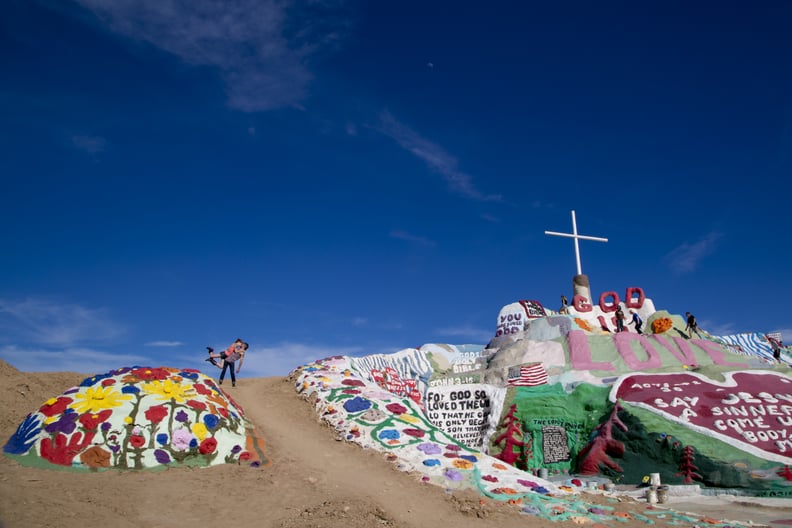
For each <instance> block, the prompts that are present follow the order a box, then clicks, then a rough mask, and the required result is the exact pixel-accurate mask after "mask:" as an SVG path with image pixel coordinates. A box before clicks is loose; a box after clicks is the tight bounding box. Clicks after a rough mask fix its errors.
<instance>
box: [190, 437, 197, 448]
mask: <svg viewBox="0 0 792 528" xmlns="http://www.w3.org/2000/svg"><path fill="white" fill-rule="evenodd" d="M190 447H198V439H197V438H195V437H193V439H192V440H190Z"/></svg>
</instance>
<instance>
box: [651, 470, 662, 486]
mask: <svg viewBox="0 0 792 528" xmlns="http://www.w3.org/2000/svg"><path fill="white" fill-rule="evenodd" d="M649 485H650V486H659V485H660V473H649Z"/></svg>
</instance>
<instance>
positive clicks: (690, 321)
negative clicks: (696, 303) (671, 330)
mask: <svg viewBox="0 0 792 528" xmlns="http://www.w3.org/2000/svg"><path fill="white" fill-rule="evenodd" d="M685 317H687V326H686V327H685V330H687V333H688V337H689V338H691V339H692V338H693V332H696V335H697V336H699V339H701V334H699V331H698V323H696V318H695V316H694V315H693V314H692V313H690V312H685Z"/></svg>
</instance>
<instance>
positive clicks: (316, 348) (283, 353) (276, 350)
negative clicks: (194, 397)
mask: <svg viewBox="0 0 792 528" xmlns="http://www.w3.org/2000/svg"><path fill="white" fill-rule="evenodd" d="M364 353H365V354H368V353H371V352H367V351H366V350H365V349H364V348H363V347H360V346H354V347H334V346H327V345H309V344H306V343H293V342H282V343H279V344H277V345H270V346H262V345H253V344H251V345H250V348H249V349H248V352H247V354H245V362H244V363H243V365H242V373H243V374H245V375H246V376H248V377H263V376H285V375H287V374H288V373H289V372H291V371H292V370H294V369H295V368H297V367H300V366H302V365H307V364H308V363H312V362H313V361H316V360H318V359H324V358H327V357H331V356H360V355H363V354H364ZM212 368H214V367H212ZM203 370H204V372H212V371H211V370H207V369H203ZM215 370H217V369H215Z"/></svg>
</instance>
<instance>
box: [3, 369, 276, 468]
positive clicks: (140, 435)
mask: <svg viewBox="0 0 792 528" xmlns="http://www.w3.org/2000/svg"><path fill="white" fill-rule="evenodd" d="M243 446H244V448H243ZM3 452H4V453H5V454H6V455H9V456H12V457H13V458H15V459H17V460H18V461H19V462H20V463H22V464H27V465H35V466H45V467H46V466H50V467H54V466H57V467H69V468H73V469H77V470H81V469H82V470H98V469H110V468H116V469H151V468H161V467H163V466H168V465H186V466H209V465H215V464H226V463H244V464H245V465H250V466H253V467H260V466H261V465H263V464H266V463H268V460H267V458H266V457H265V455H264V452H263V442H262V441H261V439H260V438H259V437H258V435H256V433H255V430H254V428H253V426H252V424H250V423H249V422H248V421H247V420H246V419H245V417H244V412H243V410H242V408H241V407H239V405H237V404H236V402H234V401H233V400H232V399H231V398H230V397H229V396H228V395H227V394H226V393H225V392H223V391H222V389H220V388H219V387H218V386H217V385H216V384H215V382H214V381H213V380H212V379H211V378H209V377H207V376H205V375H203V374H201V373H200V372H198V371H196V370H179V369H175V368H168V367H158V368H149V367H133V368H124V369H118V370H114V371H111V372H108V373H106V374H100V375H95V376H92V377H90V378H86V379H85V380H84V381H83V382H82V383H81V384H80V385H79V386H78V387H74V388H72V389H69V390H67V391H66V392H65V393H64V394H62V395H60V396H57V397H54V398H50V399H49V400H47V401H46V402H44V404H43V405H42V406H41V407H40V408H39V409H38V411H36V412H33V413H31V414H29V415H28V416H27V417H26V418H25V420H24V421H23V422H22V423H21V424H20V425H19V427H18V428H17V431H16V433H14V435H12V436H11V438H10V439H9V440H8V442H7V443H6V445H5V446H4V447H3Z"/></svg>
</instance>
